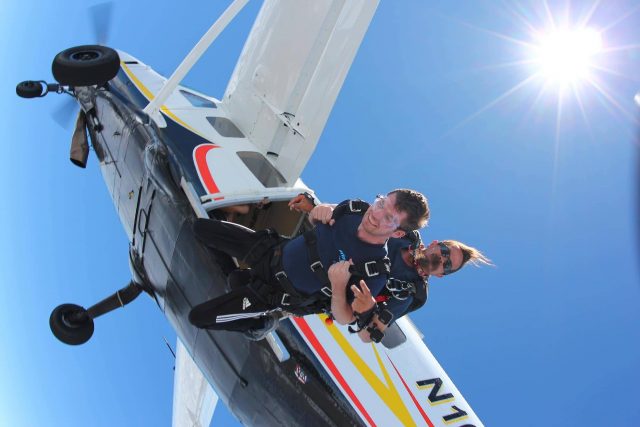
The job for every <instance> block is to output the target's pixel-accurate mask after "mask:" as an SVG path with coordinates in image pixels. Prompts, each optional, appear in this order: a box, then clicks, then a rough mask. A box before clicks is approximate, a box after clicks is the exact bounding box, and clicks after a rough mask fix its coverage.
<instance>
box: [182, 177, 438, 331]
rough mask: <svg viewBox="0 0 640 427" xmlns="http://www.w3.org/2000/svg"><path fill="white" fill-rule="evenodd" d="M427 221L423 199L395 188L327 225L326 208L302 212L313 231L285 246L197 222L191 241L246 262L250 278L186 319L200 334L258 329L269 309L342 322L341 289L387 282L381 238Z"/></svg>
mask: <svg viewBox="0 0 640 427" xmlns="http://www.w3.org/2000/svg"><path fill="white" fill-rule="evenodd" d="M343 203H349V201H345V202H343ZM428 217H429V208H428V204H427V200H426V198H425V197H424V196H423V195H422V194H420V193H418V192H415V191H412V190H405V189H401V190H394V191H392V192H390V193H389V194H387V195H386V196H382V197H379V198H377V199H376V201H375V202H374V203H373V204H372V205H371V206H370V207H369V209H367V211H366V212H365V213H364V215H343V216H341V217H340V218H337V219H332V216H331V209H330V208H327V207H326V206H318V207H316V208H314V209H313V210H312V211H311V213H310V218H311V220H312V221H313V222H315V223H316V224H317V225H316V228H315V229H314V230H315V231H314V232H313V233H309V232H307V233H305V235H304V236H299V237H297V238H295V239H293V240H291V241H283V239H282V238H280V237H279V236H277V234H275V233H274V232H273V231H269V230H265V231H262V232H254V231H253V230H250V229H248V228H245V227H242V226H240V225H238V224H233V223H229V222H225V221H216V220H206V219H198V220H196V223H195V224H194V229H195V232H196V235H197V236H198V237H199V238H200V239H201V240H202V241H203V242H204V243H205V244H206V245H208V246H211V247H214V248H216V249H219V250H221V251H223V252H226V253H228V254H229V255H231V256H234V257H236V258H238V259H239V260H242V261H244V262H245V263H247V264H249V265H250V266H251V269H252V275H253V280H252V281H251V283H250V285H249V286H247V287H243V288H239V289H236V290H232V291H231V292H230V293H228V294H225V295H223V296H221V297H218V298H215V299H213V300H211V301H207V302H205V303H203V304H200V305H198V306H196V307H194V308H193V310H192V311H191V313H190V315H189V319H190V321H191V323H193V324H194V325H196V326H198V327H203V328H210V329H227V330H246V329H249V328H254V327H260V325H262V321H261V320H260V319H259V317H260V316H263V315H265V314H267V313H269V312H270V311H273V310H277V309H281V310H286V311H290V312H293V313H301V314H305V313H311V312H320V311H322V310H326V309H328V308H330V310H331V312H332V314H333V316H334V318H335V320H336V321H338V322H339V323H342V324H346V323H350V322H352V321H353V319H354V316H353V311H352V309H351V306H350V303H351V301H352V300H353V286H349V285H356V284H358V285H360V286H365V287H367V285H368V286H369V288H368V290H369V292H371V293H373V295H376V294H377V293H378V292H379V291H381V290H382V289H383V288H384V286H385V283H386V280H387V277H388V276H387V274H386V271H385V268H384V264H385V263H384V259H385V257H386V255H387V248H386V242H387V240H388V239H389V238H390V237H395V238H397V237H402V236H403V235H404V234H405V231H407V230H413V229H418V228H421V227H422V226H424V225H425V224H426V222H427V220H428ZM361 277H362V279H360V278H361ZM365 280H366V283H367V284H366V285H365ZM356 287H357V286H356Z"/></svg>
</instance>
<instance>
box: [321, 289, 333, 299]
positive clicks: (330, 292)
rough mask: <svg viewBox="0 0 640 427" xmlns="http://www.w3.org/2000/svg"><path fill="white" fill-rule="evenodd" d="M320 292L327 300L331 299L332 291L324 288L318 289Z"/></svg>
mask: <svg viewBox="0 0 640 427" xmlns="http://www.w3.org/2000/svg"><path fill="white" fill-rule="evenodd" d="M320 292H322V293H323V294H325V295H326V296H328V297H329V298H331V296H332V295H333V291H331V289H330V288H329V287H327V286H325V287H324V288H322V289H320Z"/></svg>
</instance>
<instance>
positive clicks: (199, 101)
mask: <svg viewBox="0 0 640 427" xmlns="http://www.w3.org/2000/svg"><path fill="white" fill-rule="evenodd" d="M180 93H181V94H182V95H184V97H185V98H187V100H188V101H189V102H190V103H191V105H193V106H194V107H202V108H216V104H215V102H213V101H209V100H208V99H206V98H203V97H201V96H199V95H196V94H195V93H191V92H187V91H186V90H182V89H181V90H180Z"/></svg>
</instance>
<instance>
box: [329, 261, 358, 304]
mask: <svg viewBox="0 0 640 427" xmlns="http://www.w3.org/2000/svg"><path fill="white" fill-rule="evenodd" d="M352 265H353V262H352V261H351V260H349V261H338V262H336V263H335V264H333V265H332V266H331V267H329V271H328V272H327V274H328V275H329V281H330V282H331V292H332V293H333V294H334V295H336V294H337V295H340V296H342V295H344V297H345V298H346V296H347V295H346V293H345V289H347V283H348V282H349V279H350V278H351V272H350V271H349V267H350V266H352Z"/></svg>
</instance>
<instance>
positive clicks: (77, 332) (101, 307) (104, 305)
mask: <svg viewBox="0 0 640 427" xmlns="http://www.w3.org/2000/svg"><path fill="white" fill-rule="evenodd" d="M141 292H142V287H141V286H139V285H137V284H135V283H134V282H131V283H129V285H128V286H126V287H124V288H122V289H120V290H119V291H118V292H116V293H115V294H113V295H111V296H110V297H108V298H105V299H104V300H102V301H100V302H99V303H97V304H96V305H94V306H92V307H89V308H88V309H84V308H83V307H80V306H79V305H75V304H62V305H59V306H58V307H56V308H55V309H54V310H53V312H51V317H49V326H50V327H51V332H53V335H55V337H56V338H58V339H59V340H60V341H62V342H63V343H65V344H69V345H79V344H84V343H85V342H87V341H89V338H91V335H93V319H95V318H96V317H98V316H102V315H103V314H106V313H108V312H110V311H113V310H115V309H116V308H118V307H124V306H125V305H127V304H129V303H130V302H131V301H133V300H134V299H136V298H137V297H138V295H140V293H141Z"/></svg>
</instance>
